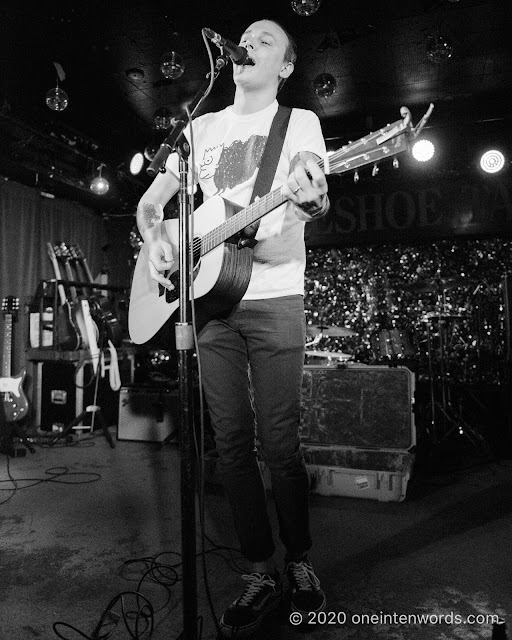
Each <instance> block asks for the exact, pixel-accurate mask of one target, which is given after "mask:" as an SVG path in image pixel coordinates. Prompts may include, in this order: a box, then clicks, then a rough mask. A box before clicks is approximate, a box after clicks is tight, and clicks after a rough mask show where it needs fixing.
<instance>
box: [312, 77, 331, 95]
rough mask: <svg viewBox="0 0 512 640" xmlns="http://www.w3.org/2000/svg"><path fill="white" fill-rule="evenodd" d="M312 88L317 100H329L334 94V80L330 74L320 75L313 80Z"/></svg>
mask: <svg viewBox="0 0 512 640" xmlns="http://www.w3.org/2000/svg"><path fill="white" fill-rule="evenodd" d="M313 88H314V90H315V93H316V95H317V96H318V97H319V98H329V97H330V96H332V95H333V94H334V93H336V78H335V77H334V76H332V75H331V74H330V73H321V74H320V75H319V76H317V77H316V78H315V79H314V81H313Z"/></svg>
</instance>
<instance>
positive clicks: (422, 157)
mask: <svg viewBox="0 0 512 640" xmlns="http://www.w3.org/2000/svg"><path fill="white" fill-rule="evenodd" d="M435 151H436V149H435V147H434V145H433V143H432V142H430V140H425V139H422V140H418V141H416V142H415V143H414V144H413V146H412V150H411V153H412V157H413V158H414V159H415V160H417V161H418V162H428V161H429V160H432V158H433V157H434V153H435Z"/></svg>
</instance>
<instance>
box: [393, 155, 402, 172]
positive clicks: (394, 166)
mask: <svg viewBox="0 0 512 640" xmlns="http://www.w3.org/2000/svg"><path fill="white" fill-rule="evenodd" d="M399 166H400V163H399V162H398V158H396V157H395V158H393V169H398V167H399Z"/></svg>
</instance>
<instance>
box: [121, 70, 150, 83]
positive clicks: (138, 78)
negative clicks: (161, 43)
mask: <svg viewBox="0 0 512 640" xmlns="http://www.w3.org/2000/svg"><path fill="white" fill-rule="evenodd" d="M125 74H126V77H127V78H128V79H129V80H131V81H132V82H142V81H143V80H144V78H145V77H146V74H145V73H144V71H143V70H142V69H138V68H136V67H133V68H132V69H126V71H125Z"/></svg>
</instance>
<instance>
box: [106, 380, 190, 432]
mask: <svg viewBox="0 0 512 640" xmlns="http://www.w3.org/2000/svg"><path fill="white" fill-rule="evenodd" d="M178 425H179V392H178V389H173V390H168V389H165V388H145V387H121V389H120V394H119V421H118V427H117V439H118V440H138V441H145V442H163V441H164V440H165V439H166V438H167V437H168V436H171V437H172V435H173V434H174V433H175V432H176V434H177V433H178Z"/></svg>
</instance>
